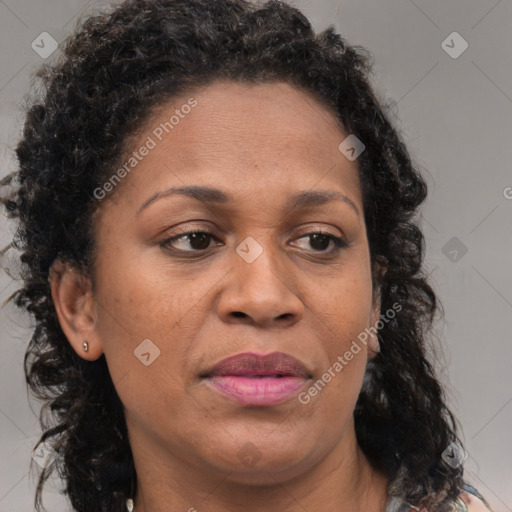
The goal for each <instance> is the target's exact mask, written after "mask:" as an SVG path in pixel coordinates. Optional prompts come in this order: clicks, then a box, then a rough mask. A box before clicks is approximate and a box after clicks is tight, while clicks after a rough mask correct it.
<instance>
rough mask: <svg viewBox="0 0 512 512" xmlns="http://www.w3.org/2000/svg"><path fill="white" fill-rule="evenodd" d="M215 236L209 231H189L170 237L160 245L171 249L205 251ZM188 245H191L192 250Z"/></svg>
mask: <svg viewBox="0 0 512 512" xmlns="http://www.w3.org/2000/svg"><path fill="white" fill-rule="evenodd" d="M213 238H214V236H213V234H212V233H210V232H208V231H189V232H187V233H182V234H181V235H176V236H173V237H171V238H168V239H167V240H164V241H163V242H162V243H161V244H160V245H161V246H162V247H166V248H169V247H170V248H171V249H175V250H177V251H183V252H196V251H204V250H206V249H208V247H209V246H210V242H211V240H212V239H213ZM176 245H180V246H181V247H176ZM187 245H188V247H191V248H192V250H190V249H187Z"/></svg>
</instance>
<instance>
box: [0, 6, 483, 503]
mask: <svg viewBox="0 0 512 512" xmlns="http://www.w3.org/2000/svg"><path fill="white" fill-rule="evenodd" d="M370 68H371V64H370V57H369V54H368V53H367V52H365V51H364V50H363V49H362V48H356V47H351V46H350V45H349V44H348V43H347V42H346V41H345V40H344V39H342V38H341V37H340V36H339V35H337V34H336V33H334V31H333V30H331V29H329V30H327V31H325V32H323V33H321V34H315V33H314V32H313V31H312V28H311V26H310V24H309V22H308V21H307V20H306V19H305V18H304V16H303V15H302V14H301V13H300V12H299V11H298V10H296V9H294V8H292V7H290V6H288V5H287V4H285V3H281V2H275V1H271V2H268V3H266V4H264V5H260V6H257V5H255V4H252V3H248V2H245V1H243V0H215V1H212V0H161V1H157V0H149V1H142V0H130V1H127V2H125V3H123V4H121V5H119V6H117V7H116V8H114V9H113V10H112V12H111V13H108V14H107V13H105V14H101V15H98V16H95V17H91V18H90V19H88V20H86V21H85V23H84V24H83V26H82V27H81V28H80V29H79V30H78V31H77V33H76V34H74V35H73V36H72V37H71V38H69V39H68V40H67V41H66V44H65V46H64V53H63V56H62V57H61V59H60V60H59V61H58V62H56V63H55V64H54V65H52V66H46V67H44V68H43V69H42V70H41V72H40V74H39V75H40V77H41V78H42V81H43V86H44V87H43V91H44V95H43V96H42V97H41V98H39V99H34V101H33V104H32V105H31V106H30V109H29V110H28V113H27V118H26V123H25V129H24V133H23V138H22V140H21V141H20V142H19V145H18V146H17V150H16V153H17V157H18V159H19V170H18V172H17V173H16V181H17V183H18V185H19V186H18V188H17V190H16V191H15V193H14V194H13V196H12V197H11V198H10V199H9V200H8V201H6V205H7V209H8V211H9V212H10V215H11V216H12V217H14V218H16V219H18V222H19V230H18V232H17V236H16V240H15V243H16V246H17V247H19V248H20V249H21V250H22V251H23V256H22V261H23V264H24V274H23V275H24V285H23V288H21V289H20V290H18V292H16V294H15V295H14V297H13V298H14V300H15V302H16V304H17V305H18V306H20V307H24V308H26V309H27V310H28V311H29V312H30V313H32V314H33V315H34V317H35V320H36V327H35V331H34V334H33V337H32V339H31V341H30V344H29V347H28V350H27V353H26V357H25V371H26V375H27V382H28V383H29V385H30V387H31V389H32V391H33V392H34V393H35V394H36V395H37V396H39V397H40V398H42V399H44V400H46V403H47V407H46V409H48V410H49V411H51V413H52V420H51V422H50V423H46V422H45V421H43V415H44V413H45V411H44V410H43V411H42V415H41V424H42V426H43V429H44V430H45V432H44V434H43V436H42V437H41V442H46V443H47V445H49V446H51V448H52V449H53V450H54V452H55V453H54V462H55V464H54V466H51V467H49V468H47V469H46V470H45V471H43V473H42V474H41V477H40V481H39V485H38V489H37V493H36V507H37V508H38V510H40V508H39V506H40V498H41V489H42V486H43V484H44V481H45V479H46V478H47V477H48V474H49V472H50V471H51V470H52V469H54V468H55V469H58V471H59V474H60V475H61V476H62V478H63V479H64V480H65V482H66V491H67V494H68V497H69V499H70V502H71V504H72V506H73V508H74V510H77V511H87V512H90V511H96V510H98V511H100V510H101V511H105V512H107V511H108V512H112V511H123V510H134V511H135V512H154V511H164V510H165V511H167V510H173V511H174V510H189V511H193V510H210V511H227V510H229V511H235V510H240V511H242V510H243V511H249V512H250V511H256V510H258V511H259V510H282V511H290V512H291V511H295V510H325V511H339V510H349V511H357V510H364V511H369V512H370V511H371V512H380V511H384V510H385V511H386V512H397V511H400V512H403V511H411V510H423V511H425V510H426V511H428V512H434V511H435V512H445V511H462V510H464V511H467V510H470V511H476V510H488V508H487V506H486V503H485V500H484V499H483V497H482V496H481V495H480V494H479V493H478V492H477V491H476V490H475V489H473V488H472V487H471V486H469V485H468V484H466V483H465V482H464V480H463V466H462V462H463V458H464V457H463V454H464V452H463V449H462V444H461V443H460V441H459V439H458V434H457V426H456V420H455V418H454V416H453V414H452V413H451V411H450V410H449V409H448V407H447V405H446V403H445V399H444V394H443V391H442V389H441V387H440V384H439V382H438V380H437V378H436V376H435V375H434V372H433V368H432V362H431V361H430V359H429V353H428V350H427V346H426V340H427V335H428V332H429V328H430V326H431V324H432V321H433V319H434V317H435V313H436V311H437V306H438V302H437V299H436V296H435V294H434V292H433V290H432V288H431V287H430V285H429V283H428V279H427V277H426V276H425V274H424V273H423V268H422V259H423V250H424V245H423V243H424V242H423V235H422V233H421V231H420V229H419V228H418V226H417V225H416V224H415V219H414V215H415V213H416V211H417V209H418V207H419V205H420V204H421V203H422V202H423V201H424V199H425V197H426V194H427V190H426V185H425V182H424V181H423V179H422V177H421V176H420V175H419V174H418V172H417V171H416V170H415V169H414V167H413V165H412V163H411V161H410V158H409V155H408V152H407V149H406V147H405V146H404V144H403V141H402V139H401V138H400V135H399V134H398V133H397V132H396V130H395V129H394V128H393V127H392V126H391V124H390V122H389V120H388V119H387V117H386V115H385V113H384V112H383V109H382V107H381V106H380V105H379V102H378V101H377V99H376V97H375V96H374V93H373V91H372V89H371V87H370V85H369V81H368V74H369V72H370Z"/></svg>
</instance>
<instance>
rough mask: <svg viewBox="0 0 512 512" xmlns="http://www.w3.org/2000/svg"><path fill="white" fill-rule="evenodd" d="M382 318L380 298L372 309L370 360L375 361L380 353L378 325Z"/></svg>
mask: <svg viewBox="0 0 512 512" xmlns="http://www.w3.org/2000/svg"><path fill="white" fill-rule="evenodd" d="M379 318H380V298H378V299H377V300H376V302H375V304H374V306H373V308H372V314H371V318H370V329H369V331H370V334H369V336H368V342H367V343H368V359H373V358H374V357H375V356H376V355H377V354H378V353H379V352H380V344H379V337H378V328H377V324H378V322H379Z"/></svg>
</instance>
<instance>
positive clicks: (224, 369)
mask: <svg viewBox="0 0 512 512" xmlns="http://www.w3.org/2000/svg"><path fill="white" fill-rule="evenodd" d="M201 377H203V379H204V382H206V383H207V385H208V386H209V388H210V389H212V390H214V391H215V392H216V393H220V394H221V395H222V396H223V397H225V398H227V399H228V400H230V401H232V402H233V401H234V402H236V403H237V404H238V405H244V406H260V407H262V406H266V407H268V406H274V405H278V404H280V403H283V402H285V401H287V400H290V399H291V398H292V397H293V396H294V395H296V394H297V392H298V391H299V390H300V389H301V388H303V387H305V385H306V383H307V381H308V379H310V378H311V375H310V374H309V372H308V370H307V369H306V367H305V366H304V365H303V364H302V363H301V362H300V361H298V360H297V359H295V358H294V357H292V356H289V355H287V354H284V353H282V352H273V353H271V354H267V355H264V356H261V355H258V354H254V353H252V352H245V353H243V354H238V355H236V356H232V357H228V358H227V359H223V360H222V361H221V362H220V363H218V364H216V365H215V366H214V367H213V368H211V369H210V370H208V372H206V373H205V374H203V375H202V376H201Z"/></svg>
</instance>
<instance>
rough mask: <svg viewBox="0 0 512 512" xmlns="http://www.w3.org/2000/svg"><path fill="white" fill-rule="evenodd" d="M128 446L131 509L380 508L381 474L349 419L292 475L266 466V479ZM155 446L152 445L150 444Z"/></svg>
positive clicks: (379, 511) (289, 511) (336, 511)
mask: <svg viewBox="0 0 512 512" xmlns="http://www.w3.org/2000/svg"><path fill="white" fill-rule="evenodd" d="M144 448H145V452H144V453H141V452H138V450H137V447H136V446H135V447H132V451H133V453H134V461H135V467H136V470H137V475H138V480H137V494H136V496H135V498H134V504H135V505H134V509H133V511H134V512H154V511H157V510H184V511H188V512H197V511H200V510H206V509H207V510H208V511H210V512H256V511H258V512H260V511H262V510H280V511H282V512H299V511H300V512H303V511H304V510H322V511H323V512H340V511H347V512H348V511H350V512H359V511H361V512H383V511H384V510H385V507H386V501H387V492H386V489H387V483H388V482H387V478H386V477H385V475H383V474H382V473H380V472H378V471H376V470H375V469H374V468H373V467H372V466H371V465H370V463H369V461H368V460H367V458H366V457H365V456H364V454H363V452H362V451H361V450H360V448H359V446H358V444H357V441H356V437H355V430H354V425H353V423H351V425H350V426H349V428H347V431H346V433H345V434H344V435H343V437H342V439H340V442H339V443H338V444H337V445H336V446H335V447H334V449H333V450H332V451H331V452H329V454H327V455H326V456H324V457H323V458H319V460H318V461H315V462H313V463H312V464H311V466H310V467H309V468H308V469H307V470H305V471H304V470H303V471H302V472H300V473H298V474H297V475H296V476H294V477H291V478H290V477H289V475H282V474H279V473H275V472H271V471H266V474H267V475H268V478H267V480H268V482H267V483H265V484H262V483H261V482H258V484H251V483H247V482H244V483H240V482H239V481H238V482H237V481H236V478H235V477H234V476H235V473H234V472H231V473H227V474H218V473H215V471H214V470H210V471H208V470H205V469H204V468H198V467H197V466H195V467H192V466H190V465H189V464H188V463H187V462H185V461H183V460H176V459H174V460H173V461H172V462H171V461H166V462H165V461H163V460H162V453H164V452H163V451H162V448H161V447H160V448H159V451H154V452H153V450H152V449H150V450H149V451H147V448H148V447H147V446H145V447H144ZM154 448H155V450H156V447H154Z"/></svg>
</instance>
